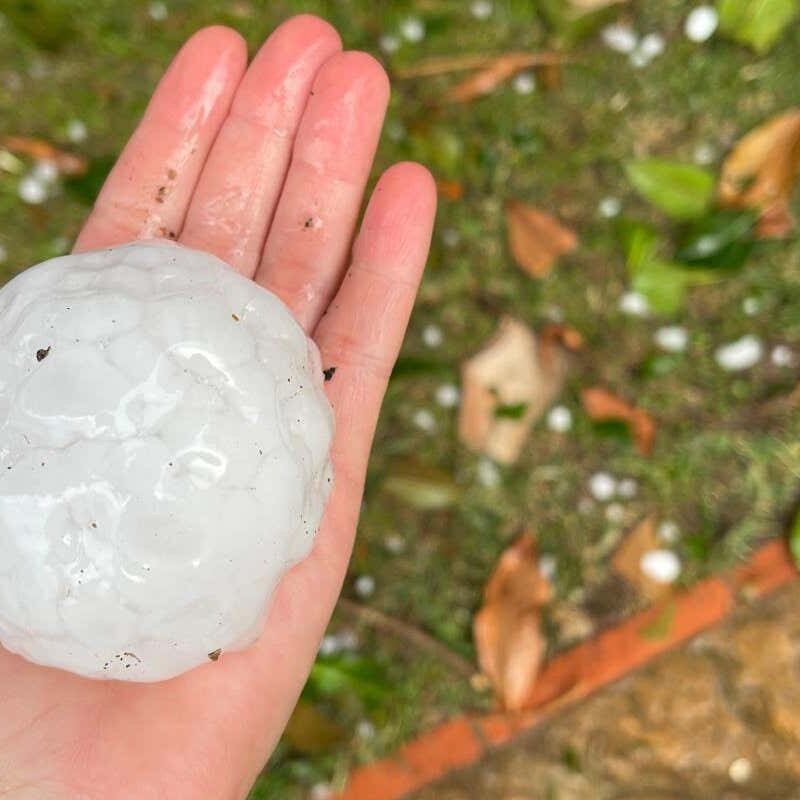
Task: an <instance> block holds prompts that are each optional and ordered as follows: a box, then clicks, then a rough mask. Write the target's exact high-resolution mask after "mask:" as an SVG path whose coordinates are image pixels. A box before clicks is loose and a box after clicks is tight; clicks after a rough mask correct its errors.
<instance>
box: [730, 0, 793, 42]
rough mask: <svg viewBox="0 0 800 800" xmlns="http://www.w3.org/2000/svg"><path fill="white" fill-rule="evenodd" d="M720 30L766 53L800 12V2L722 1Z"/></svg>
mask: <svg viewBox="0 0 800 800" xmlns="http://www.w3.org/2000/svg"><path fill="white" fill-rule="evenodd" d="M718 10H719V29H720V31H721V32H722V33H724V34H725V35H726V36H728V37H730V38H731V39H733V40H735V41H737V42H740V43H741V44H745V45H748V46H749V47H752V48H753V50H755V51H756V52H757V53H762V54H763V53H766V52H767V50H769V49H770V47H772V45H773V44H775V42H776V41H777V40H778V38H779V37H780V35H781V34H782V33H783V32H784V30H786V28H787V26H788V25H789V23H791V22H792V20H794V18H795V17H796V16H797V14H798V11H800V3H798V0H719V3H718Z"/></svg>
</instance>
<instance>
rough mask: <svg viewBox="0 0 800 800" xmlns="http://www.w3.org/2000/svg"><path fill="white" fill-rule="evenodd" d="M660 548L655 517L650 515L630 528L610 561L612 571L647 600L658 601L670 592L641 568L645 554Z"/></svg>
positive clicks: (667, 586) (668, 586) (665, 584)
mask: <svg viewBox="0 0 800 800" xmlns="http://www.w3.org/2000/svg"><path fill="white" fill-rule="evenodd" d="M662 547H663V545H662V544H661V543H660V542H659V540H658V534H657V533H656V520H655V516H653V515H650V516H649V517H645V518H644V519H643V520H641V521H640V522H638V523H637V524H636V525H634V527H633V528H631V530H630V531H629V532H628V534H627V535H626V536H625V539H624V540H623V542H622V544H621V545H620V546H619V548H617V552H616V553H615V554H614V557H613V558H612V560H611V564H612V566H613V567H614V570H615V571H616V572H618V573H619V574H620V575H622V577H623V578H625V580H627V581H628V582H629V583H630V584H631V585H632V586H634V587H635V588H636V589H638V591H639V592H640V593H641V594H642V595H644V596H645V597H646V598H647V599H648V600H659V599H661V598H662V597H664V596H665V595H667V594H669V593H670V591H671V587H670V584H668V583H659V582H658V581H655V580H653V579H652V578H651V577H650V576H648V575H646V574H645V573H644V572H643V571H642V567H641V562H642V556H643V555H644V554H645V553H649V552H650V551H651V550H659V549H661V548H662Z"/></svg>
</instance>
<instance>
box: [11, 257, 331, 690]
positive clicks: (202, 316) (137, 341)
mask: <svg viewBox="0 0 800 800" xmlns="http://www.w3.org/2000/svg"><path fill="white" fill-rule="evenodd" d="M0 341H2V343H3V344H2V348H0V554H2V555H1V556H0V641H1V642H2V644H3V645H4V646H5V647H6V648H7V649H9V650H11V651H13V652H16V653H19V654H21V655H23V656H25V657H26V658H28V659H30V660H32V661H35V662H38V663H41V664H45V665H49V666H55V667H60V668H62V669H67V670H71V671H73V672H77V673H79V674H81V675H85V676H89V677H95V678H119V679H125V680H138V681H155V680H163V679H166V678H169V677H172V676H174V675H177V674H179V673H181V672H183V671H185V670H187V669H190V668H192V667H194V666H196V665H198V664H201V663H206V662H208V660H209V654H212V655H213V654H215V653H216V651H218V650H220V649H221V650H222V651H223V652H225V651H227V650H231V649H241V648H244V647H246V646H248V645H249V644H251V643H252V642H253V641H254V640H255V639H256V638H257V637H258V634H259V632H260V629H261V626H262V622H263V618H264V615H265V610H266V607H267V604H268V601H269V597H270V595H271V593H272V591H273V589H274V587H275V585H276V583H277V581H278V579H279V578H280V576H281V575H282V574H283V572H284V571H285V570H286V568H287V567H288V566H289V565H291V564H292V563H294V562H296V561H298V560H300V559H302V558H303V557H304V556H306V555H307V554H308V552H309V550H310V549H311V545H312V542H313V538H314V534H315V532H316V529H317V526H318V524H319V521H320V518H321V516H322V512H323V509H324V505H325V502H326V500H327V496H328V494H329V491H330V485H331V469H330V464H329V461H328V450H329V446H330V441H331V437H332V431H333V418H332V413H331V409H330V406H329V404H328V402H327V399H326V398H325V395H324V393H323V390H322V382H323V379H322V369H321V365H320V362H319V355H318V353H317V350H316V347H315V346H314V344H313V343H312V342H311V341H310V340H308V339H307V338H306V336H305V334H304V333H303V331H302V329H301V328H300V326H299V325H298V324H297V323H296V322H295V320H294V319H293V317H292V316H291V314H290V312H289V311H288V309H287V308H286V307H285V306H284V305H283V304H282V303H281V301H280V300H278V298H276V297H275V296H274V295H272V294H270V293H269V292H267V291H265V290H264V289H261V288H260V287H258V286H257V285H256V284H254V283H253V282H252V281H249V280H247V279H245V278H243V277H242V276H240V275H238V274H237V273H236V272H234V270H232V269H231V268H230V267H228V266H227V265H225V264H224V263H223V262H221V261H219V260H218V259H216V258H214V257H212V256H209V255H206V254H204V253H199V252H197V251H192V250H188V249H186V248H183V247H180V246H177V245H174V244H169V243H144V244H143V243H139V244H134V245H126V246H123V247H119V248H114V249H111V250H103V251H97V252H93V253H86V254H81V255H78V256H65V257H62V258H56V259H52V260H51V261H47V262H45V263H44V264H41V265H39V266H37V267H34V268H32V269H30V270H27V271H26V272H24V273H23V274H21V275H20V276H18V277H17V278H15V279H14V280H13V281H12V282H11V283H9V284H8V285H7V286H6V287H5V288H3V290H2V291H0Z"/></svg>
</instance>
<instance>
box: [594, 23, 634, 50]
mask: <svg viewBox="0 0 800 800" xmlns="http://www.w3.org/2000/svg"><path fill="white" fill-rule="evenodd" d="M600 36H601V38H602V39H603V43H604V44H605V46H606V47H608V48H609V49H610V50H614V51H615V52H617V53H628V54H629V53H632V52H633V51H634V50H635V49H636V46H637V45H638V44H639V36H638V35H637V33H636V31H635V30H633V28H631V27H629V26H628V25H621V24H617V25H608V26H606V27H605V28H603V30H602V31H601V32H600Z"/></svg>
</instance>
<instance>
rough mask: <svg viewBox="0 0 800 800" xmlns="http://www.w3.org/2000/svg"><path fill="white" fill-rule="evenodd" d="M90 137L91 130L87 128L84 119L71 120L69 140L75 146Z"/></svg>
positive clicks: (68, 125) (68, 128)
mask: <svg viewBox="0 0 800 800" xmlns="http://www.w3.org/2000/svg"><path fill="white" fill-rule="evenodd" d="M88 135H89V130H88V129H87V127H86V123H85V122H84V121H83V120H82V119H71V120H70V121H69V122H68V123H67V139H69V140H70V141H71V142H74V143H75V144H80V142H84V141H86V137H87V136H88Z"/></svg>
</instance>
